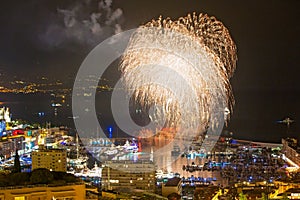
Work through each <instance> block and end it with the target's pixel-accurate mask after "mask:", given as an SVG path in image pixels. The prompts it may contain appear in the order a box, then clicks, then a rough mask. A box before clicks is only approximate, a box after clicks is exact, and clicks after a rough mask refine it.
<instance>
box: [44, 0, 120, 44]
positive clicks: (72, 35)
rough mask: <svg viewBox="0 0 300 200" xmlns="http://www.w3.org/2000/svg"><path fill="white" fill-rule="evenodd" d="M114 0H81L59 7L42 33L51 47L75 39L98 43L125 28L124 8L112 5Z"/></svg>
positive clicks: (85, 42)
mask: <svg viewBox="0 0 300 200" xmlns="http://www.w3.org/2000/svg"><path fill="white" fill-rule="evenodd" d="M112 3H113V2H112V0H101V1H91V0H86V1H80V2H76V3H74V4H73V5H71V6H70V7H69V8H58V9H57V10H56V13H55V18H54V20H51V22H50V23H49V24H48V25H47V27H46V28H45V30H44V31H42V33H41V34H40V35H39V39H40V40H41V41H42V43H43V45H46V46H47V48H51V47H52V48H57V47H63V46H64V45H65V44H68V43H75V44H78V45H81V46H82V45H83V46H87V47H94V46H96V45H97V44H98V43H99V42H101V41H103V40H104V39H105V38H107V37H109V36H111V35H113V34H116V33H120V32H122V25H121V24H122V21H123V11H122V9H120V8H116V9H113V8H112Z"/></svg>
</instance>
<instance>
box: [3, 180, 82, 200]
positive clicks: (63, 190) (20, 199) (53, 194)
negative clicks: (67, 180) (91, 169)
mask: <svg viewBox="0 0 300 200" xmlns="http://www.w3.org/2000/svg"><path fill="white" fill-rule="evenodd" d="M85 191H86V190H85V185H84V184H72V185H64V186H56V187H54V186H51V187H49V186H47V185H43V186H40V185H39V186H33V185H32V186H31V187H26V186H17V187H8V188H0V200H8V199H9V200H48V199H56V200H66V199H68V200H82V199H85Z"/></svg>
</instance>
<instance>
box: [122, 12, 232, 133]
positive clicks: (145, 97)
mask: <svg viewBox="0 0 300 200" xmlns="http://www.w3.org/2000/svg"><path fill="white" fill-rule="evenodd" d="M236 60H237V56H236V46H235V44H234V42H233V40H232V38H231V37H230V34H229V31H228V30H227V28H226V27H225V26H224V25H223V24H222V23H221V22H220V21H218V20H216V18H215V17H209V16H208V15H206V14H200V15H196V14H195V13H193V14H192V15H191V14H189V15H188V16H186V17H181V18H179V19H178V20H175V21H172V20H171V19H170V18H166V19H163V18H162V17H159V18H158V19H157V20H152V21H151V22H148V23H146V24H145V25H143V26H140V27H139V28H138V29H137V30H136V31H135V33H134V34H133V35H132V36H131V39H130V42H129V44H128V47H127V49H126V51H125V53H124V55H123V57H122V62H121V64H120V70H121V72H122V78H123V81H124V83H125V86H126V88H127V89H128V91H129V90H130V91H133V93H132V98H133V100H134V101H135V102H137V103H139V104H140V105H142V106H143V107H144V108H146V109H149V108H153V116H152V117H151V120H152V121H154V122H159V121H160V120H162V119H163V121H164V123H163V125H164V126H168V127H176V128H179V129H180V130H187V129H188V130H189V131H190V130H195V131H196V132H198V133H199V132H204V131H206V129H207V127H214V126H215V125H216V124H217V125H218V123H219V121H220V120H219V118H220V116H222V117H223V118H224V120H225V121H227V120H228V118H229V113H230V111H232V107H233V104H234V98H233V95H232V90H231V86H230V83H229V79H230V78H231V76H232V75H233V73H234V70H235V68H236ZM218 113H219V114H218ZM220 113H221V115H220ZM223 122H224V121H223ZM181 132H182V131H181Z"/></svg>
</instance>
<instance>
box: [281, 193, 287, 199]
mask: <svg viewBox="0 0 300 200" xmlns="http://www.w3.org/2000/svg"><path fill="white" fill-rule="evenodd" d="M281 199H282V200H289V198H288V195H287V193H283V195H282V198H281Z"/></svg>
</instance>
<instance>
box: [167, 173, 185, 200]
mask: <svg viewBox="0 0 300 200" xmlns="http://www.w3.org/2000/svg"><path fill="white" fill-rule="evenodd" d="M181 182H182V181H181V178H178V177H174V178H171V179H169V180H168V181H167V182H166V184H163V185H162V195H163V196H164V197H167V196H168V195H170V194H172V193H176V194H178V195H181V191H182V187H181Z"/></svg>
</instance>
